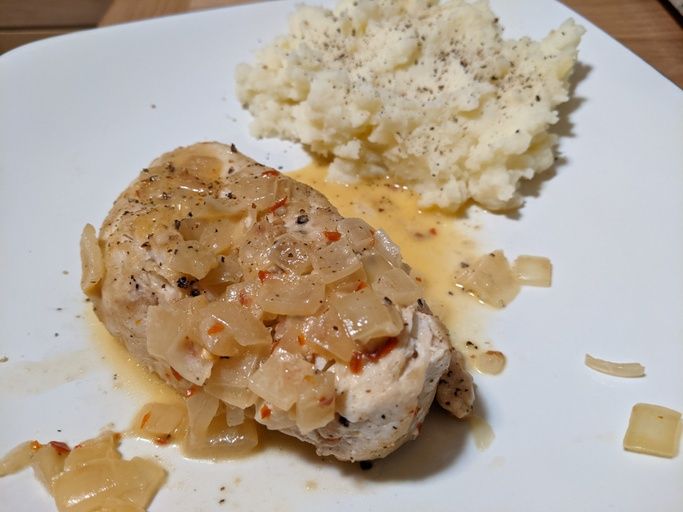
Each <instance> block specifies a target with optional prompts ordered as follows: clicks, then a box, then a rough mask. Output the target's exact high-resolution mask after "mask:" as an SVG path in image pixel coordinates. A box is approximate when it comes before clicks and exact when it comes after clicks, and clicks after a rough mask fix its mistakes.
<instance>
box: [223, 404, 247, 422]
mask: <svg viewBox="0 0 683 512" xmlns="http://www.w3.org/2000/svg"><path fill="white" fill-rule="evenodd" d="M225 423H226V424H227V425H228V427H236V426H238V425H241V424H242V423H244V409H242V408H240V407H233V406H231V405H226V407H225Z"/></svg>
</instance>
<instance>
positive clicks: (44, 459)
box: [31, 444, 68, 493]
mask: <svg viewBox="0 0 683 512" xmlns="http://www.w3.org/2000/svg"><path fill="white" fill-rule="evenodd" d="M67 453H68V452H66V451H64V450H60V449H58V448H56V447H54V446H53V445H52V444H45V445H43V446H41V447H40V448H38V450H37V451H36V453H35V454H34V455H33V459H32V460H31V466H33V472H34V473H35V475H36V478H37V479H38V480H39V481H40V483H42V484H43V485H44V486H45V488H46V489H47V490H48V491H49V492H50V493H52V492H53V488H54V480H55V478H56V477H57V476H58V475H59V474H60V473H61V472H62V471H64V460H65V459H66V455H67Z"/></svg>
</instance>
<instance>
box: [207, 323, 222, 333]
mask: <svg viewBox="0 0 683 512" xmlns="http://www.w3.org/2000/svg"><path fill="white" fill-rule="evenodd" d="M224 329H225V326H224V325H223V324H222V323H220V322H216V323H215V324H213V325H212V326H211V327H209V328H208V329H207V330H206V334H218V333H219V332H223V330H224Z"/></svg>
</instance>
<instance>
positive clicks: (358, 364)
mask: <svg viewBox="0 0 683 512" xmlns="http://www.w3.org/2000/svg"><path fill="white" fill-rule="evenodd" d="M349 370H351V373H355V374H356V375H357V374H359V373H360V372H362V371H363V354H361V353H360V352H354V353H353V354H352V355H351V361H349Z"/></svg>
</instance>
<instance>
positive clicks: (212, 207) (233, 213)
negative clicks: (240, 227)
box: [193, 193, 249, 218]
mask: <svg viewBox="0 0 683 512" xmlns="http://www.w3.org/2000/svg"><path fill="white" fill-rule="evenodd" d="M248 208H249V203H247V202H246V201H243V200H241V199H240V198H237V197H235V196H230V194H229V193H225V194H221V195H220V196H219V197H211V196H209V197H207V198H206V205H205V208H204V209H202V210H201V211H200V212H198V214H194V213H193V215H195V216H199V217H202V218H206V217H213V216H228V217H237V216H240V215H242V214H244V213H245V212H246V211H247V209H248Z"/></svg>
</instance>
